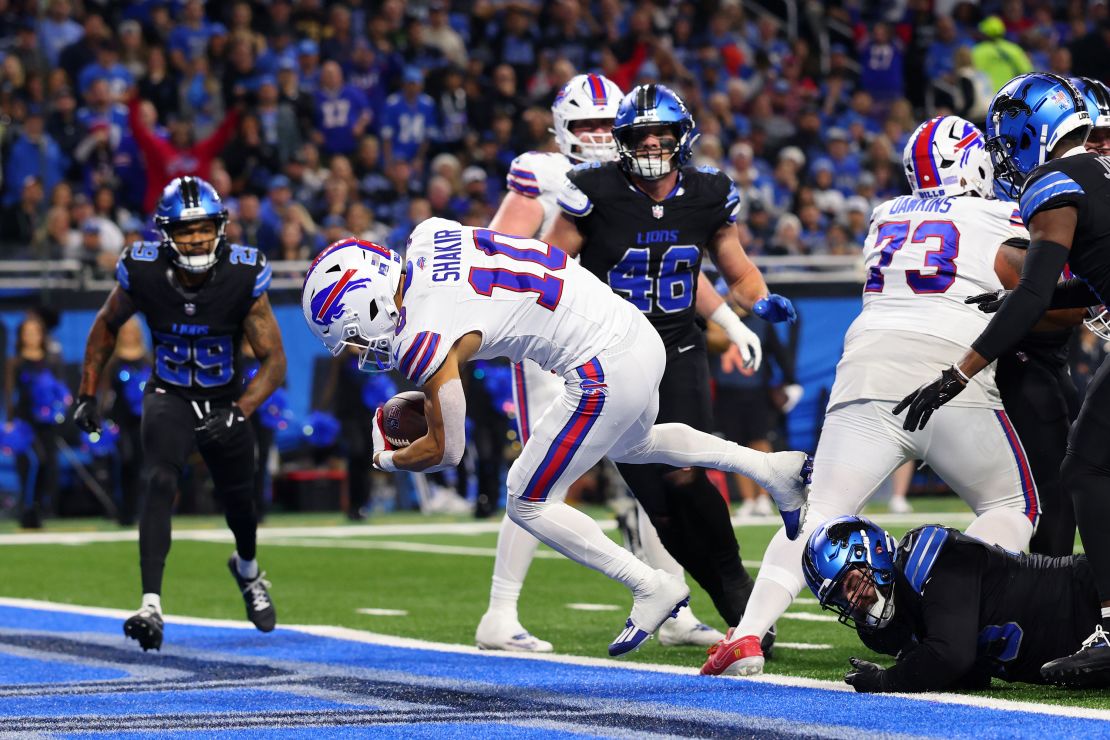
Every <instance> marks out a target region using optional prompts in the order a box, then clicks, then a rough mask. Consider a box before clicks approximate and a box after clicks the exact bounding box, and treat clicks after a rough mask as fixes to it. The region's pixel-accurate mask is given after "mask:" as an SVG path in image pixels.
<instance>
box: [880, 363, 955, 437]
mask: <svg viewBox="0 0 1110 740" xmlns="http://www.w3.org/2000/svg"><path fill="white" fill-rule="evenodd" d="M966 387H967V381H966V380H964V378H963V376H962V375H961V374H960V371H959V370H957V369H956V366H955V365H953V366H952V367H950V368H948V369H946V370H944V371H942V372H941V374H940V377H939V378H938V379H936V380H934V381H933V382H932V383H926V384H925V385H923V386H921V387H920V388H918V389H917V390H916V391H914V392H913V393H911V394H910V395H908V396H906V397H905V398H903V399H902V400H901V401H899V403H898V405H897V406H895V407H894V415H895V416H897V415H898V414H900V413H902V410H903V409H905V408H906V407H907V406H908V407H909V412H908V413H907V414H906V421H905V422H904V423H903V424H902V428H903V429H905V430H906V431H907V432H913V431H916V430H918V429H924V428H925V425H926V424H928V423H929V417H931V416H932V415H933V412H934V411H936V410H937V409H939V408H940V407H941V406H943V405H944V404H946V403H948V402H949V401H951V400H952V399H953V398H955V397H956V396H958V395H960V391H962V390H963V389H964V388H966Z"/></svg>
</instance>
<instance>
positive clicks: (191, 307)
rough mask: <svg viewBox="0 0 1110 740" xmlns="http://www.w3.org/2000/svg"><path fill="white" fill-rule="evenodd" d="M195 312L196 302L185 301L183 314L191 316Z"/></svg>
mask: <svg viewBox="0 0 1110 740" xmlns="http://www.w3.org/2000/svg"><path fill="white" fill-rule="evenodd" d="M196 312H197V304H195V303H186V304H185V315H186V316H192V315H193V314H195V313H196Z"/></svg>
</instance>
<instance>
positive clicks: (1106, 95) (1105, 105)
mask: <svg viewBox="0 0 1110 740" xmlns="http://www.w3.org/2000/svg"><path fill="white" fill-rule="evenodd" d="M1071 81H1072V83H1073V84H1074V85H1075V87H1076V88H1077V89H1078V90H1079V92H1081V93H1083V100H1084V101H1085V102H1086V103H1087V113H1088V114H1089V115H1090V116H1091V133H1090V134H1089V135H1088V136H1087V151H1089V152H1095V153H1096V154H1101V155H1102V156H1104V157H1105V156H1110V87H1107V86H1106V84H1105V83H1104V82H1102V81H1100V80H1095V79H1091V78H1090V77H1072V78H1071Z"/></svg>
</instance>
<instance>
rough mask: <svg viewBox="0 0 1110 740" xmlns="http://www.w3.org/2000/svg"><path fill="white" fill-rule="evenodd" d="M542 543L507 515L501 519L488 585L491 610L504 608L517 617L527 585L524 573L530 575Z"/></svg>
mask: <svg viewBox="0 0 1110 740" xmlns="http://www.w3.org/2000/svg"><path fill="white" fill-rule="evenodd" d="M539 544H540V541H539V540H537V539H536V538H535V537H533V536H532V535H530V534H529V533H528V532H527V530H525V529H524V528H523V527H521V526H520V525H519V524H517V523H516V522H514V521H513V520H512V519H510V518H509V517H508V516H507V515H506V516H505V518H504V519H502V520H501V529H500V530H499V531H498V533H497V557H496V558H495V559H494V561H493V580H492V582H491V584H490V589H489V610H490V611H502V612H506V613H509V614H512V615H513V617H516V604H517V600H518V599H520V590H521V588H522V587H523V586H524V577H525V576H526V575H528V568H529V567H530V566H531V565H532V558H533V557H535V554H536V548H537V547H539Z"/></svg>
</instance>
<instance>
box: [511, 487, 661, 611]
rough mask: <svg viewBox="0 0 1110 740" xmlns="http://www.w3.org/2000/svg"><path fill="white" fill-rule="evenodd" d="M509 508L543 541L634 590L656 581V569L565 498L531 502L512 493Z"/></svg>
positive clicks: (518, 522)
mask: <svg viewBox="0 0 1110 740" xmlns="http://www.w3.org/2000/svg"><path fill="white" fill-rule="evenodd" d="M508 511H509V516H511V517H512V518H513V521H515V522H516V523H517V524H519V525H520V526H521V527H523V528H524V529H526V530H527V531H529V532H531V533H532V534H533V535H534V536H535V537H536V539H538V540H539V541H540V542H542V543H544V544H545V545H547V546H549V547H551V548H552V549H553V550H555V551H556V552H558V553H560V554H562V555H565V556H566V557H568V558H570V559H571V560H573V561H575V562H576V563H580V564H582V565H585V566H586V567H588V568H593V569H594V570H596V571H599V572H601V573H603V574H605V575H607V576H609V577H610V578H612V579H613V580H615V581H620V582H621V583H623V584H624V585H625V586H627V587H628V588H630V589H632V591H633V593H638V592H639V591H640V590H642V589H643V588H644V587H646V586H648V585H649V584H651V583H653V582H654V579H655V577H656V576H655V571H654V570H652V569H651V568H650V567H649V566H647V565H645V564H644V563H643V562H641V561H639V560H637V559H636V557H635V556H634V555H633V554H632V553H630V552H629V551H628V550H625V549H624V548H623V547H621V546H620V545H618V544H617V543H615V542H613V541H612V540H611V539H609V538H608V537H606V536H605V533H604V532H602V531H601V527H600V526H598V523H597V522H595V521H594V520H593V519H591V518H590V517H588V516H586V515H585V514H583V513H582V512H581V511H578V509H575V508H574V507H572V506H568V505H567V504H565V503H563V502H562V501H557V502H544V503H532V502H528V501H522V500H521V499H520V498H519V497H517V496H511V497H510V498H509V506H508Z"/></svg>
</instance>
